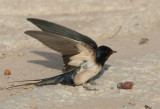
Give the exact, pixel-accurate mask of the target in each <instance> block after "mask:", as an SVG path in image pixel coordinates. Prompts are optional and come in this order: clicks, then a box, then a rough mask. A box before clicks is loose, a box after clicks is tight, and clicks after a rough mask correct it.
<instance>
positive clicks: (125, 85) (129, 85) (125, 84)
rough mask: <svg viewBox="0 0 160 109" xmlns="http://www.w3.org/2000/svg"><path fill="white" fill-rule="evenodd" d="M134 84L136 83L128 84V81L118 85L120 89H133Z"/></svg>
mask: <svg viewBox="0 0 160 109" xmlns="http://www.w3.org/2000/svg"><path fill="white" fill-rule="evenodd" d="M133 84H134V82H128V81H127V82H124V83H122V82H120V83H118V84H117V88H118V89H131V88H132V86H133Z"/></svg>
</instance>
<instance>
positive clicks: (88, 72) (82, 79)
mask: <svg viewBox="0 0 160 109" xmlns="http://www.w3.org/2000/svg"><path fill="white" fill-rule="evenodd" d="M101 68H102V67H101V66H100V65H99V66H98V65H95V64H93V63H92V65H91V66H89V68H83V66H82V68H81V69H80V70H79V71H78V72H77V74H76V75H75V77H74V80H73V81H74V83H75V85H81V84H84V83H86V82H87V81H88V80H89V79H91V78H93V77H94V76H96V75H97V74H98V73H99V72H100V70H101Z"/></svg>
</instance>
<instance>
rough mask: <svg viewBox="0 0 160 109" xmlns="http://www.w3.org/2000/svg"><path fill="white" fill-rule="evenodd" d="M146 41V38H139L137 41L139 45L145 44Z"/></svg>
mask: <svg viewBox="0 0 160 109" xmlns="http://www.w3.org/2000/svg"><path fill="white" fill-rule="evenodd" d="M148 41H149V39H148V38H141V40H140V41H139V45H142V44H146V43H148Z"/></svg>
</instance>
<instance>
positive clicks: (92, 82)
mask: <svg viewBox="0 0 160 109" xmlns="http://www.w3.org/2000/svg"><path fill="white" fill-rule="evenodd" d="M88 83H89V84H91V85H98V84H97V83H96V82H95V81H94V80H91V81H88Z"/></svg>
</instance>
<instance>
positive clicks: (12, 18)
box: [0, 0, 160, 109]
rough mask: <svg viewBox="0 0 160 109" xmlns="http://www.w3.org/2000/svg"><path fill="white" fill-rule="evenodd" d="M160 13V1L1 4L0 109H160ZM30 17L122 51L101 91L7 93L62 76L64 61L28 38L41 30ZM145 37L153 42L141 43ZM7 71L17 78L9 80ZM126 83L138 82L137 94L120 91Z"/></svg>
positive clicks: (18, 0) (2, 0)
mask: <svg viewBox="0 0 160 109" xmlns="http://www.w3.org/2000/svg"><path fill="white" fill-rule="evenodd" d="M159 9H160V1H158V0H148V1H146V0H141V1H140V0H128V1H126V0H112V1H111V0H99V1H96V0H80V1H79V0H52V1H51V0H45V1H44V0H34V1H32V2H29V1H27V0H12V1H10V0H0V17H1V18H0V28H1V29H0V48H1V50H0V72H1V73H0V109H57V108H59V109H82V108H84V109H88V108H89V109H90V108H92V109H145V105H148V106H149V107H151V108H152V109H159V107H160V98H159V96H160V93H159V92H160V43H159V40H160V36H159V34H160V31H159V30H160V11H159ZM28 17H35V18H41V19H45V20H49V21H52V22H56V23H59V24H62V25H64V26H67V27H69V28H72V29H74V30H76V31H78V32H81V33H83V34H85V35H88V36H90V37H91V38H93V39H94V40H95V41H96V42H97V43H98V45H107V46H110V47H111V48H112V49H114V50H117V51H118V53H117V54H115V55H113V56H111V58H110V59H109V60H108V61H107V62H106V65H105V66H104V68H103V72H104V73H103V75H102V76H101V77H100V78H99V79H97V80H96V82H97V84H98V85H96V86H95V87H96V88H97V89H98V91H86V90H85V89H83V88H82V87H81V86H78V87H70V86H63V85H57V86H44V87H31V86H30V87H20V88H15V89H10V90H7V89H6V88H7V87H9V86H11V85H12V84H14V85H16V84H18V83H15V82H13V81H18V80H28V79H39V78H45V77H51V76H54V75H57V74H60V73H62V71H61V70H62V69H63V66H62V65H63V62H62V59H61V56H60V55H59V54H58V53H56V52H55V51H53V50H51V49H49V48H47V47H45V46H44V45H42V44H41V43H40V42H38V41H37V40H35V39H33V38H31V37H29V36H27V35H25V34H24V31H26V30H31V29H37V30H38V28H36V27H35V26H33V25H32V24H31V23H29V22H27V21H26V18H28ZM141 38H147V39H148V40H149V41H148V42H146V43H144V44H139V42H140V40H141ZM5 69H10V70H11V73H12V74H11V75H9V76H6V75H4V70H5ZM124 81H133V82H134V83H135V84H134V87H133V89H131V90H123V89H117V83H119V82H124ZM10 82H12V83H10ZM151 108H146V109H151Z"/></svg>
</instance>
